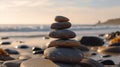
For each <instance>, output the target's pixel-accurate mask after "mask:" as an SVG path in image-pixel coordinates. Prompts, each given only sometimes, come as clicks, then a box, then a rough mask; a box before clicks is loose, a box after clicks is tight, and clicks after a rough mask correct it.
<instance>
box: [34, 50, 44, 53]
mask: <svg viewBox="0 0 120 67" xmlns="http://www.w3.org/2000/svg"><path fill="white" fill-rule="evenodd" d="M43 53H44V51H43V50H37V51H33V54H43Z"/></svg>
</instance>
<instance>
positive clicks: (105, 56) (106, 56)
mask: <svg viewBox="0 0 120 67" xmlns="http://www.w3.org/2000/svg"><path fill="white" fill-rule="evenodd" d="M102 57H103V58H108V57H111V55H104V56H102Z"/></svg>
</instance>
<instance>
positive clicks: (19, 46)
mask: <svg viewBox="0 0 120 67" xmlns="http://www.w3.org/2000/svg"><path fill="white" fill-rule="evenodd" d="M15 48H20V49H26V48H29V46H27V45H18V46H16V47H15Z"/></svg>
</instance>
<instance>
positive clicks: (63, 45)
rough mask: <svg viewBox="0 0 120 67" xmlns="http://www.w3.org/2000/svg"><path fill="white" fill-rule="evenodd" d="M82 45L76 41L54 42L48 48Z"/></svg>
mask: <svg viewBox="0 0 120 67" xmlns="http://www.w3.org/2000/svg"><path fill="white" fill-rule="evenodd" d="M79 46H80V43H79V42H78V41H76V40H53V41H51V42H50V43H49V44H48V47H79Z"/></svg>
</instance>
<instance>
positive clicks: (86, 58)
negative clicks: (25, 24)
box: [0, 16, 120, 67]
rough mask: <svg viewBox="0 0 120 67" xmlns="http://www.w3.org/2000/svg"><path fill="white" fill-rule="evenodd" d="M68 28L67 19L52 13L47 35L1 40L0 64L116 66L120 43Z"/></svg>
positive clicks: (12, 66) (14, 66) (11, 66)
mask: <svg viewBox="0 0 120 67" xmlns="http://www.w3.org/2000/svg"><path fill="white" fill-rule="evenodd" d="M71 27H72V23H71V22H70V19H68V18H67V17H64V16H56V17H55V23H53V24H51V25H50V31H49V32H48V33H47V36H41V37H36V38H32V37H31V38H26V39H21V38H16V39H15V38H3V39H1V46H0V47H1V48H2V49H3V51H4V50H6V52H7V53H8V55H7V56H5V55H2V54H1V57H0V67H120V59H119V58H120V45H118V46H109V44H110V43H111V44H113V42H114V41H113V40H112V39H111V40H106V39H105V37H103V36H90V35H88V36H78V35H77V34H76V32H75V31H72V30H70V29H69V28H71ZM104 36H105V34H104ZM116 38H117V37H116ZM109 42H110V43H109ZM119 42H120V40H119V37H118V42H115V43H119ZM1 52H2V51H1Z"/></svg>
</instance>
